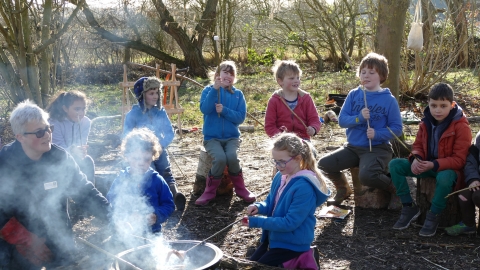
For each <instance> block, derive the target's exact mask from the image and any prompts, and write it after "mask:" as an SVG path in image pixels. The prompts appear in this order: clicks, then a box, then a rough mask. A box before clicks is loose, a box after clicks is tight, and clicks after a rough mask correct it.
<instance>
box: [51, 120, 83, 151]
mask: <svg viewBox="0 0 480 270" xmlns="http://www.w3.org/2000/svg"><path fill="white" fill-rule="evenodd" d="M49 122H50V124H51V125H54V129H53V134H52V143H54V144H56V145H58V146H60V147H62V148H63V149H65V150H67V151H68V152H70V146H72V145H75V146H80V145H86V144H87V142H88V134H90V126H91V123H92V121H91V120H90V119H89V118H88V117H86V116H85V117H83V118H82V119H81V120H80V123H75V122H72V121H70V120H69V119H67V118H64V119H63V120H62V121H58V120H55V119H50V120H49Z"/></svg>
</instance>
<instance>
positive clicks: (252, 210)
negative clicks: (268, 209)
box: [247, 204, 258, 216]
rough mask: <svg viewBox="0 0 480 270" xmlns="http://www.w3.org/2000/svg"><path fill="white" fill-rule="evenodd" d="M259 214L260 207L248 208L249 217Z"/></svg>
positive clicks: (251, 206) (252, 206) (250, 206)
mask: <svg viewBox="0 0 480 270" xmlns="http://www.w3.org/2000/svg"><path fill="white" fill-rule="evenodd" d="M256 214H258V207H256V206H255V205H253V204H251V205H249V206H248V207H247V215H249V216H254V215H256Z"/></svg>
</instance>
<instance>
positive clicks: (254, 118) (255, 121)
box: [247, 112, 265, 127]
mask: <svg viewBox="0 0 480 270" xmlns="http://www.w3.org/2000/svg"><path fill="white" fill-rule="evenodd" d="M247 115H248V116H250V117H251V118H252V119H253V120H255V122H257V123H258V124H260V125H261V126H262V127H265V126H264V125H263V123H262V122H260V121H258V120H257V118H255V117H253V115H251V114H250V113H249V112H247Z"/></svg>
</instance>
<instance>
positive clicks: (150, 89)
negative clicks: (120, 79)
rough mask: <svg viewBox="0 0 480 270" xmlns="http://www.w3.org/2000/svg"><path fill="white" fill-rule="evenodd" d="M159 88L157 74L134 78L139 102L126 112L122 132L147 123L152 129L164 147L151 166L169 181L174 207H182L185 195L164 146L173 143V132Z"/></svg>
mask: <svg viewBox="0 0 480 270" xmlns="http://www.w3.org/2000/svg"><path fill="white" fill-rule="evenodd" d="M161 88H162V82H161V81H160V80H159V79H158V78H157V77H142V78H140V79H139V80H138V81H136V82H135V85H134V86H133V91H134V93H135V96H136V97H137V100H138V104H137V105H133V107H132V110H131V111H129V112H128V113H127V115H126V116H125V123H124V125H123V136H124V137H125V136H126V135H127V134H128V133H129V132H130V131H132V130H133V129H134V128H141V127H146V128H148V129H150V130H151V131H153V132H154V134H155V136H157V138H158V139H159V142H160V145H161V146H162V149H163V151H162V153H161V154H160V157H158V159H156V160H154V161H153V164H152V167H153V169H155V170H156V171H157V172H158V173H159V174H160V175H161V176H162V177H163V178H164V179H165V181H166V182H167V183H168V186H169V187H170V191H171V192H172V194H173V198H174V201H175V206H176V207H177V210H179V211H183V210H184V209H185V203H186V198H185V196H184V195H183V194H182V193H181V192H179V191H178V189H177V183H176V182H175V179H174V178H173V174H172V170H171V168H170V159H169V157H168V153H167V151H166V149H167V147H168V146H169V145H170V143H172V141H173V137H174V135H175V134H174V132H173V128H172V123H171V122H170V119H169V118H168V115H167V112H166V111H165V108H164V107H163V106H162V103H161V102H160V101H161V100H162V92H161V91H160V89H161Z"/></svg>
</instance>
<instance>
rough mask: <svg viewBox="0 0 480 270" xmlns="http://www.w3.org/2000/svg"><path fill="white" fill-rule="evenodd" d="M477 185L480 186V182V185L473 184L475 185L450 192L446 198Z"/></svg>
mask: <svg viewBox="0 0 480 270" xmlns="http://www.w3.org/2000/svg"><path fill="white" fill-rule="evenodd" d="M476 187H480V184H479V185H476V186H473V187H466V188H462V189H460V190H457V191H455V192H452V193H450V194H448V195H447V196H445V199H446V198H448V197H450V196H452V195H453V194H457V193H460V192H462V191H465V190H468V189H471V188H476Z"/></svg>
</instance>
